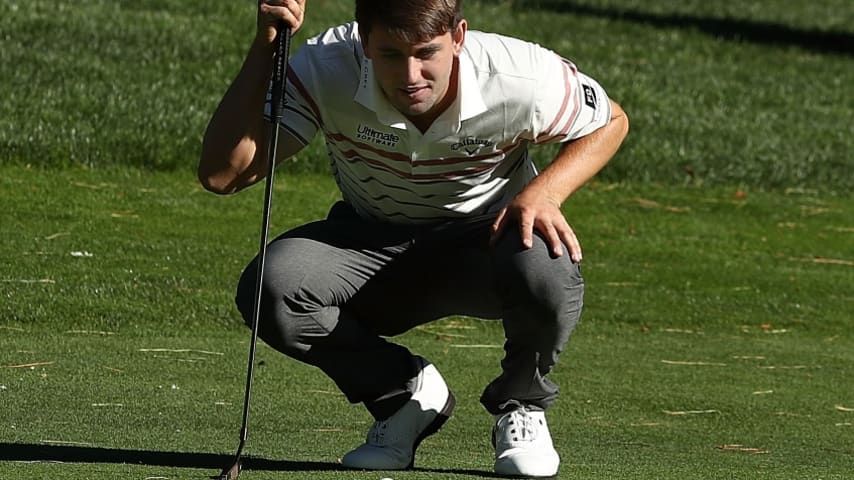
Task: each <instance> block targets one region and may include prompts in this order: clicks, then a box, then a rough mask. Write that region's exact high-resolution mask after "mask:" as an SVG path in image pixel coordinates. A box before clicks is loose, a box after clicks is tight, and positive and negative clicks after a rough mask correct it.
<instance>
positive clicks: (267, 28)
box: [256, 0, 305, 45]
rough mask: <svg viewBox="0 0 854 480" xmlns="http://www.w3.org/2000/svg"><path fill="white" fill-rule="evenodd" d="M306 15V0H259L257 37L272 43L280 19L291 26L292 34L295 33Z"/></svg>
mask: <svg viewBox="0 0 854 480" xmlns="http://www.w3.org/2000/svg"><path fill="white" fill-rule="evenodd" d="M304 17H305V0H259V1H258V32H257V34H256V38H257V39H258V40H259V41H262V42H265V43H266V44H270V45H272V44H273V42H274V41H275V40H276V34H277V33H278V26H279V22H280V21H281V22H284V23H285V25H287V26H288V27H290V28H291V34H294V33H296V31H297V30H299V28H300V27H301V26H302V21H303V18H304Z"/></svg>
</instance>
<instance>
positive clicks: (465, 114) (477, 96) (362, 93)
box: [353, 49, 486, 130]
mask: <svg viewBox="0 0 854 480" xmlns="http://www.w3.org/2000/svg"><path fill="white" fill-rule="evenodd" d="M458 58H459V73H458V74H459V84H458V86H457V98H455V99H454V103H453V104H452V105H451V106H450V107H448V109H449V110H450V111H451V113H452V112H456V113H457V114H456V115H455V116H452V117H451V118H456V120H457V121H456V122H455V123H456V125H455V127H456V128H459V126H460V123H461V122H462V121H464V120H468V119H470V118H473V117H476V116H478V115H480V114H481V113H483V112H485V111H486V104H485V103H484V101H483V96H482V95H481V92H480V85H478V81H477V73H476V72H475V69H474V64H473V63H472V61H471V58H469V55H468V52H467V51H466V50H465V49H463V51H462V53H461V54H460V56H459V57H458ZM360 77H361V78H360V81H359V88H358V89H357V90H356V95H355V96H354V97H353V100H355V101H356V103H359V104H361V105H362V106H364V107H365V108H368V109H370V110H371V111H373V112H374V113H376V115H377V120H378V121H379V122H381V123H383V124H385V125H388V126H390V127H393V128H399V129H403V130H406V128H407V127H406V125H407V121H406V117H405V116H404V115H403V114H402V113H400V112H399V111H397V109H395V108H394V107H393V106H392V105H391V104H390V103H389V102H388V100H386V98H385V95H384V94H383V92H382V90H381V89H380V86H379V84H378V83H377V81H376V77H375V75H374V67H373V63H372V62H371V60H370V59H369V58H367V57H364V58H363V61H362V71H361V74H360ZM446 113H447V112H446ZM443 116H444V115H443Z"/></svg>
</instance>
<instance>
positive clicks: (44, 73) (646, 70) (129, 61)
mask: <svg viewBox="0 0 854 480" xmlns="http://www.w3.org/2000/svg"><path fill="white" fill-rule="evenodd" d="M253 5H254V4H253V2H217V3H215V4H211V5H205V6H204V8H198V7H196V6H194V5H187V4H182V3H181V2H176V1H174V0H138V1H135V2H106V1H102V0H83V1H78V2H73V3H69V2H47V1H44V0H36V1H33V2H27V3H23V2H17V1H8V2H4V3H3V4H2V5H0V27H2V31H3V32H4V33H3V38H2V42H3V48H2V52H0V78H3V81H2V82H0V96H2V97H3V98H4V99H5V100H4V102H3V103H2V104H0V145H2V148H0V161H2V162H3V163H14V164H19V165H25V164H30V165H36V166H42V167H54V166H70V165H84V166H93V167H102V166H128V165H129V166H137V167H145V168H150V169H158V170H175V169H179V170H188V169H191V168H192V167H193V165H194V164H195V158H196V156H197V154H198V145H199V142H200V140H201V135H202V132H203V131H204V128H205V125H206V122H207V119H208V117H209V115H210V112H212V110H213V109H214V107H215V106H216V103H217V102H218V100H219V98H220V97H221V95H222V93H223V92H224V91H225V89H226V87H227V85H228V84H229V82H230V81H231V79H232V78H233V77H234V75H235V74H236V72H237V70H238V68H239V65H240V62H241V60H242V56H243V53H244V52H245V51H246V49H247V48H248V45H249V42H250V39H251V36H252V33H253V30H252V29H253V8H254V7H253ZM466 12H467V16H468V17H469V19H470V22H471V24H472V28H478V29H483V30H491V31H497V32H500V33H505V34H509V35H516V36H520V37H522V38H526V39H530V40H532V41H536V42H539V43H541V44H543V45H546V46H548V47H550V48H553V49H555V50H556V51H557V52H559V53H561V54H562V55H564V56H566V57H567V58H570V59H571V60H573V61H575V62H576V63H577V64H578V66H579V67H580V69H581V70H582V71H584V72H586V73H588V74H590V75H591V76H593V77H594V78H597V79H598V80H600V81H601V82H602V84H603V85H604V86H605V87H606V89H607V90H608V92H609V93H610V94H611V96H612V97H613V98H615V99H616V100H618V101H619V102H620V103H621V104H622V105H623V106H624V107H625V109H626V111H627V112H628V113H629V114H630V117H631V119H632V134H631V135H630V137H629V139H628V141H627V143H626V145H625V147H624V149H623V154H622V155H621V156H620V157H618V158H617V159H616V160H615V161H614V162H612V164H611V165H610V166H609V167H607V168H606V170H605V171H604V172H603V173H602V178H603V179H606V180H608V181H655V182H660V183H666V184H682V183H689V184H718V185H720V184H732V183H743V184H746V185H748V186H751V187H754V188H774V189H784V188H787V187H801V188H810V189H821V190H824V191H841V192H847V191H850V190H851V188H852V186H854V175H851V172H852V171H854V159H852V156H851V154H850V152H851V149H852V140H851V139H852V138H854V130H852V128H854V127H852V123H851V121H850V113H851V105H854V90H852V89H851V88H849V87H848V85H850V84H852V83H854V62H853V61H852V50H851V48H850V45H851V39H852V36H854V31H852V29H851V25H854V8H852V7H851V5H850V2H845V1H844V0H842V1H840V0H835V1H831V0H825V1H823V2H821V4H820V5H817V4H816V3H815V2H808V1H806V0H799V1H796V2H786V4H785V6H783V5H782V4H780V3H779V2H776V1H772V0H765V1H753V2H748V3H744V2H742V3H739V4H733V3H731V2H721V1H717V2H680V3H679V4H678V5H677V4H673V3H672V2H662V1H653V2H629V1H619V2H618V1H605V0H597V1H592V0H589V1H545V0H543V1H516V2H510V1H506V2H467V3H466ZM805 12H808V14H807V13H805ZM350 16H351V2H349V1H344V0H337V1H335V0H318V1H314V2H312V3H310V4H309V11H308V17H307V18H308V20H307V23H306V25H305V27H304V29H303V30H302V31H301V32H300V33H299V35H298V38H297V43H298V42H299V41H301V40H302V39H304V38H306V36H308V35H309V34H311V33H314V32H317V31H319V30H320V29H322V28H324V27H325V26H328V25H330V24H333V23H337V22H342V21H346V20H347V19H349V18H350ZM846 45H847V47H846ZM550 151H551V150H549V149H545V150H543V151H542V152H541V153H540V154H539V155H538V161H540V162H541V163H543V162H546V161H547V160H548V153H549V152H550ZM287 168H289V169H290V170H291V171H304V172H305V171H310V172H326V170H327V165H326V159H325V150H324V148H323V147H322V145H321V144H320V142H319V141H318V142H315V143H314V144H313V146H312V148H311V149H309V150H308V151H307V152H306V153H305V154H304V155H302V156H301V157H300V159H299V161H297V162H293V163H290V164H289V165H288V167H287Z"/></svg>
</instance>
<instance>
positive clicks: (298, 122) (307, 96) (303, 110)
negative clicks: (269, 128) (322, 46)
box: [264, 47, 320, 145]
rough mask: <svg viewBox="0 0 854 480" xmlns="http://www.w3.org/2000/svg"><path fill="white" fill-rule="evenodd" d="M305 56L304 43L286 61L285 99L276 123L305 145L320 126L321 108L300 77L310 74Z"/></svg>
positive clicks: (268, 107) (267, 115)
mask: <svg viewBox="0 0 854 480" xmlns="http://www.w3.org/2000/svg"><path fill="white" fill-rule="evenodd" d="M305 57H306V55H305V47H302V48H300V50H298V51H297V52H296V54H295V55H293V56H291V58H290V59H289V61H288V72H287V79H286V83H285V103H284V106H283V108H282V118H281V120H280V121H279V125H280V126H281V127H282V128H283V129H285V130H286V131H287V132H288V133H290V134H291V135H293V137H294V138H296V139H298V140H299V141H300V142H301V143H302V144H303V145H308V144H309V143H310V142H311V139H312V138H314V136H315V134H317V131H318V130H319V129H320V112H319V111H318V109H317V105H316V103H315V102H314V99H313V97H312V95H311V93H310V92H309V91H308V90H307V89H306V87H305V84H304V83H303V80H302V79H303V78H306V77H309V76H310V72H311V70H310V68H309V62H308V61H307V59H306V58H305ZM272 87H273V85H272V82H271V83H270V85H269V87H268V88H267V98H266V100H265V102H264V118H265V119H267V121H270V120H271V118H270V112H271V103H272V99H273V93H272Z"/></svg>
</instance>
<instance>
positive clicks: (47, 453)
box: [0, 443, 344, 472]
mask: <svg viewBox="0 0 854 480" xmlns="http://www.w3.org/2000/svg"><path fill="white" fill-rule="evenodd" d="M0 461H16V462H66V463H126V464H136V465H149V466H159V467H176V468H203V469H210V470H216V471H219V470H222V469H223V468H224V467H226V465H227V464H230V463H231V462H233V461H234V456H233V455H221V454H215V453H193V452H155V451H146V450H122V449H116V448H101V447H83V446H73V445H34V444H26V443H0ZM242 461H243V469H244V470H269V471H283V472H288V471H289V472H304V471H331V470H344V467H342V466H341V465H339V464H337V463H325V462H300V461H290V460H268V459H266V458H257V457H247V456H244V457H243V458H242Z"/></svg>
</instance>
